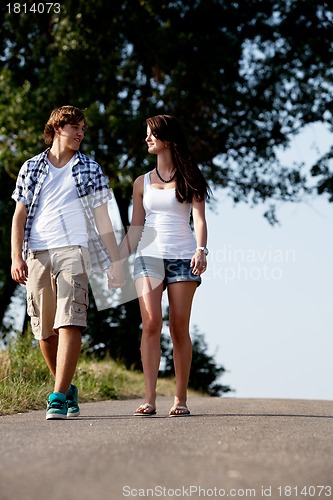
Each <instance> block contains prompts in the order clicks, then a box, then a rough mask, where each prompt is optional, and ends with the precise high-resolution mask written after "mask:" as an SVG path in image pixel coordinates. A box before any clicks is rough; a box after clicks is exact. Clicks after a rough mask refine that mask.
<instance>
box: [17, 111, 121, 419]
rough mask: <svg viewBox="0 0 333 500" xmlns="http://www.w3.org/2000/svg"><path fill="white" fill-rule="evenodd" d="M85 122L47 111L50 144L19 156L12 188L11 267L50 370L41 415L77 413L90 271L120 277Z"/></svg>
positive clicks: (104, 188) (112, 280)
mask: <svg viewBox="0 0 333 500" xmlns="http://www.w3.org/2000/svg"><path fill="white" fill-rule="evenodd" d="M85 130H86V120H85V117H84V115H83V113H82V112H81V111H80V110H79V109H77V108H75V107H73V106H62V107H60V108H57V109H55V110H54V111H52V113H51V115H50V118H49V120H48V122H47V123H46V125H45V129H44V140H45V143H46V144H49V145H50V147H49V148H48V149H47V150H46V151H44V152H43V153H41V154H39V155H37V156H35V157H33V158H31V159H29V160H28V161H26V162H25V163H24V164H23V166H22V168H21V170H20V172H19V175H18V179H17V183H16V188H15V191H14V193H13V195H12V197H13V198H14V200H15V201H16V208H15V212H14V216H13V222H12V268H11V274H12V278H13V279H14V280H15V281H17V282H18V283H21V284H23V285H26V287H27V312H28V315H29V316H30V317H31V326H32V331H33V334H34V336H35V338H36V339H37V340H38V341H39V344H40V348H41V351H42V354H43V356H44V359H45V361H46V363H47V365H48V367H49V370H50V372H51V373H52V375H53V377H54V392H53V393H52V394H50V395H49V398H48V404H47V411H46V419H66V418H67V417H75V416H78V415H79V414H80V409H79V406H78V389H77V387H76V386H75V385H73V384H72V383H71V382H72V378H73V376H74V373H75V370H76V366H77V362H78V359H79V355H80V351H81V333H82V331H83V330H84V329H85V328H86V327H87V307H88V275H89V272H91V271H92V272H94V271H102V270H108V271H107V273H108V280H109V284H110V286H112V287H120V286H123V284H124V276H123V270H122V265H121V263H120V261H119V254H118V247H117V243H116V239H115V236H114V232H113V226H112V223H111V220H110V218H109V215H108V209H107V202H108V200H109V199H110V198H111V193H110V190H109V188H108V184H107V179H106V178H105V176H104V175H103V172H102V169H101V167H100V165H99V164H98V163H96V162H95V161H93V160H92V159H90V158H88V157H87V156H85V155H84V154H82V153H81V152H80V151H79V148H80V144H81V142H82V140H83V138H84V134H85ZM96 228H97V230H96ZM22 249H23V252H22ZM111 263H112V264H111Z"/></svg>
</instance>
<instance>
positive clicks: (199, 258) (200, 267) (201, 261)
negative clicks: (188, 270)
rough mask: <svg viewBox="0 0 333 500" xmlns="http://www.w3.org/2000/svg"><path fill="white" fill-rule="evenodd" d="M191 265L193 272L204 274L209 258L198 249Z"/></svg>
mask: <svg viewBox="0 0 333 500" xmlns="http://www.w3.org/2000/svg"><path fill="white" fill-rule="evenodd" d="M191 267H192V273H193V274H196V275H198V274H203V273H204V272H205V271H206V267H207V260H206V255H205V253H204V252H202V251H196V252H195V254H194V255H193V257H192V259H191Z"/></svg>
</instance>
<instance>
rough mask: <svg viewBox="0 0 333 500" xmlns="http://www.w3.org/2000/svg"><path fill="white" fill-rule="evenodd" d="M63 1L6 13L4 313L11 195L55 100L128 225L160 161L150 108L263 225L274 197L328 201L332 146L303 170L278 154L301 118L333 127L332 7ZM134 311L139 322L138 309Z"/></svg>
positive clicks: (1, 75)
mask: <svg viewBox="0 0 333 500" xmlns="http://www.w3.org/2000/svg"><path fill="white" fill-rule="evenodd" d="M33 3H34V2H33V0H27V2H25V4H26V5H27V8H28V9H29V7H30V6H31V5H32V4H33ZM60 4H61V9H60V13H58V14H57V13H55V12H53V11H51V12H50V13H48V14H46V13H45V14H33V13H32V12H27V14H23V13H21V14H13V13H11V14H10V13H9V12H8V7H7V5H5V4H2V6H1V7H0V9H1V11H0V13H1V14H0V15H1V25H2V29H1V32H0V61H1V69H0V189H1V203H0V215H1V223H0V228H1V232H2V237H3V239H2V241H3V245H2V248H1V250H0V257H1V265H0V299H1V304H3V309H2V310H0V316H1V315H2V314H3V312H4V310H5V308H6V306H7V304H8V300H9V298H10V297H11V295H12V293H13V283H12V282H11V279H10V276H9V227H10V218H11V212H12V209H13V204H12V202H11V201H10V194H11V191H12V190H13V188H14V180H15V176H16V174H17V172H18V169H19V167H20V166H21V164H22V163H23V161H24V160H25V159H27V158H28V157H30V156H33V155H34V154H36V152H39V151H40V150H41V149H42V148H43V147H44V146H43V143H42V138H41V137H42V129H43V125H44V123H45V122H46V120H47V118H48V116H49V113H50V110H51V109H53V108H54V107H56V106H59V105H63V104H72V105H75V106H78V107H80V108H83V109H85V110H86V115H87V118H88V122H89V129H88V133H87V136H86V140H85V146H84V148H85V152H86V153H87V154H89V155H92V156H94V157H95V159H96V160H97V161H98V162H99V163H100V164H101V165H102V167H103V169H104V171H105V173H106V174H107V175H108V176H109V178H110V185H111V187H112V188H113V190H114V193H115V196H116V199H117V202H118V205H119V209H120V213H121V217H122V221H123V224H124V226H125V227H126V226H127V225H128V222H129V221H128V207H129V203H130V199H131V191H132V182H133V179H134V178H135V177H136V176H137V175H139V174H141V173H142V172H144V171H146V170H147V168H148V167H149V165H150V164H151V162H153V161H154V159H153V158H147V154H146V148H145V144H144V136H145V118H146V117H147V116H150V115H153V114H156V113H170V114H174V115H175V116H177V117H178V118H179V120H180V121H181V123H182V125H183V127H184V129H185V132H186V135H187V137H188V138H189V142H190V144H191V145H192V150H193V152H194V154H195V156H196V158H197V160H198V162H199V163H200V165H201V167H202V170H203V171H204V173H205V175H206V176H207V178H208V179H209V180H210V182H211V184H212V186H213V187H214V186H216V187H221V188H223V189H224V190H225V192H226V193H228V195H229V196H231V197H232V199H233V200H234V201H235V202H239V201H245V202H248V203H250V204H254V203H259V202H267V203H270V204H271V207H270V208H269V209H268V210H267V212H266V216H267V218H268V219H269V220H270V221H271V222H274V218H275V215H274V203H275V202H276V201H278V200H288V201H297V200H299V199H301V198H302V196H304V194H306V193H317V194H319V195H325V196H327V197H328V198H329V199H330V201H333V169H332V154H333V148H332V149H331V151H329V152H328V153H327V154H325V156H323V157H322V158H320V159H319V160H318V161H317V162H316V164H315V165H313V166H312V168H310V169H308V170H306V169H305V167H304V166H303V165H297V164H296V165H294V166H292V167H287V166H286V165H283V164H281V162H279V160H278V158H277V156H276V154H277V150H278V148H286V147H287V146H288V144H289V142H290V141H291V139H292V138H293V137H294V136H295V135H297V134H298V133H299V132H300V131H301V130H302V128H303V127H305V126H306V125H308V124H312V123H317V122H321V123H323V124H325V125H326V126H327V127H328V128H329V129H330V130H332V126H333V120H332V111H333V104H332V90H333V89H332V84H333V81H332V80H333V72H332V58H333V46H332V45H333V43H332V41H333V5H332V2H329V1H328V0H265V1H263V0H247V2H243V1H241V0H187V1H182V0H173V1H164V0H112V2H106V1H105V0H94V2H86V1H85V0H75V1H74V0H63V1H61V2H60ZM272 207H273V208H272ZM126 307H127V306H126ZM128 307H129V306H128ZM117 314H118V316H119V318H120V319H121V318H126V314H121V313H120V312H119V311H118V312H117ZM131 314H133V315H134V316H133V317H135V318H136V319H135V320H133V321H134V323H136V324H138V322H139V314H138V310H137V309H136V311H131ZM98 317H100V316H98Z"/></svg>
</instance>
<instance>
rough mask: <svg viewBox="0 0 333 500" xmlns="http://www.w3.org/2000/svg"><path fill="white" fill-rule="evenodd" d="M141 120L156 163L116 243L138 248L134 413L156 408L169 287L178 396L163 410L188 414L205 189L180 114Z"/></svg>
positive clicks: (137, 187) (136, 192) (123, 252)
mask: <svg viewBox="0 0 333 500" xmlns="http://www.w3.org/2000/svg"><path fill="white" fill-rule="evenodd" d="M146 123H147V137H146V143H147V146H148V152H149V153H150V154H154V155H156V157H157V164H156V167H155V168H154V170H152V171H150V172H148V173H146V174H145V175H142V176H140V177H138V178H137V179H136V180H135V182H134V187H133V214H132V221H131V226H130V228H129V231H128V233H127V235H126V237H125V238H124V240H123V242H122V244H121V247H120V257H121V258H125V257H126V256H127V255H128V254H129V253H131V252H132V251H134V250H135V249H136V258H135V264H134V280H135V286H136V290H137V294H138V297H139V303H140V311H141V316H142V339H141V356H142V364H143V371H144V378H145V386H146V400H145V404H143V405H141V406H139V408H137V410H136V412H135V413H134V415H140V416H150V415H154V414H155V413H156V384H157V377H158V370H159V365H160V336H161V330H162V304H161V302H162V293H163V291H164V289H167V294H168V302H169V328H170V335H171V338H172V342H173V360H174V367H175V375H176V395H175V400H174V405H173V406H172V408H171V410H170V413H169V415H170V416H172V417H180V416H186V415H189V414H190V411H189V409H188V408H187V404H186V401H187V386H188V380H189V374H190V368H191V360H192V343H191V339H190V334H189V323H190V314H191V306H192V300H193V296H194V293H195V290H196V288H197V286H198V285H199V284H200V283H201V277H200V275H201V274H202V273H203V272H205V270H206V266H207V262H206V256H207V254H208V250H207V248H206V244H207V225H206V220H205V199H206V198H207V197H209V195H210V189H209V186H208V184H207V182H206V180H205V178H204V176H203V175H202V173H201V171H200V169H199V167H198V166H197V164H196V163H195V161H194V160H193V158H192V155H191V153H190V151H189V148H188V145H187V142H186V140H185V137H184V134H183V132H182V129H181V127H180V125H179V123H178V121H177V120H176V119H175V118H174V117H172V116H169V115H158V116H154V117H151V118H148V119H147V120H146ZM191 214H192V217H193V224H194V233H195V238H194V235H193V233H192V230H191V226H190V216H191Z"/></svg>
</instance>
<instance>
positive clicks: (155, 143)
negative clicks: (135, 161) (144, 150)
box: [145, 125, 165, 155]
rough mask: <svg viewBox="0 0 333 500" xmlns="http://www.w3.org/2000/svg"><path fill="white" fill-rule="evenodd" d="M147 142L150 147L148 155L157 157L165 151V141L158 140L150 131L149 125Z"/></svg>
mask: <svg viewBox="0 0 333 500" xmlns="http://www.w3.org/2000/svg"><path fill="white" fill-rule="evenodd" d="M145 140H146V143H147V146H148V153H151V154H155V155H156V154H158V153H160V152H161V151H165V141H160V139H157V138H156V137H155V136H154V135H153V133H152V131H151V130H150V127H149V125H148V126H147V137H146V139H145Z"/></svg>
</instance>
